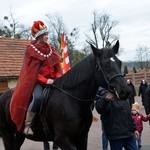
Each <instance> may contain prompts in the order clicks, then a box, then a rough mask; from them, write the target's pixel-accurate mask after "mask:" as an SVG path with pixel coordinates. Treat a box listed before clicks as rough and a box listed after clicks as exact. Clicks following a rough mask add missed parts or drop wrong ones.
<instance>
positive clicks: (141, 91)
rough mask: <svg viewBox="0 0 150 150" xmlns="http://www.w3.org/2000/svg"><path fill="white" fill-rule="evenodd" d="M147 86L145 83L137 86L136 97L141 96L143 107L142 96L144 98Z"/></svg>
mask: <svg viewBox="0 0 150 150" xmlns="http://www.w3.org/2000/svg"><path fill="white" fill-rule="evenodd" d="M147 86H148V85H147V83H145V84H143V83H142V82H141V84H140V86H139V93H138V96H141V98H142V103H143V105H144V96H145V91H146V88H147Z"/></svg>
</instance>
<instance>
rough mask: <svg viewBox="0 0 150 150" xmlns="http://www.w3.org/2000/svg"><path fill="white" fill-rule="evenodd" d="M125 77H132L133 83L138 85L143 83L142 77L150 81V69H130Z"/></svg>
mask: <svg viewBox="0 0 150 150" xmlns="http://www.w3.org/2000/svg"><path fill="white" fill-rule="evenodd" d="M125 78H126V79H130V80H131V81H132V83H133V84H134V85H136V86H138V85H139V84H140V83H141V80H142V79H144V80H146V81H147V82H148V83H150V69H142V70H138V72H137V73H134V72H133V71H129V73H128V74H126V75H125Z"/></svg>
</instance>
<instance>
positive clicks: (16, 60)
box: [0, 38, 30, 78]
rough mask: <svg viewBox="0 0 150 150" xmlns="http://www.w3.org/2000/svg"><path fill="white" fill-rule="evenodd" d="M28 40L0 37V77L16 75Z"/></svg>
mask: <svg viewBox="0 0 150 150" xmlns="http://www.w3.org/2000/svg"><path fill="white" fill-rule="evenodd" d="M29 43H30V41H29V40H21V39H11V38H0V78H12V77H18V76H19V72H20V69H21V66H22V61H23V58H24V53H25V49H26V47H27V45H28V44H29Z"/></svg>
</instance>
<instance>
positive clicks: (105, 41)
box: [86, 11, 119, 48]
mask: <svg viewBox="0 0 150 150" xmlns="http://www.w3.org/2000/svg"><path fill="white" fill-rule="evenodd" d="M117 24H118V22H117V21H111V20H110V16H109V15H108V14H98V13H97V12H96V11H94V13H93V23H92V24H91V31H92V35H93V37H94V38H93V39H92V38H90V36H89V35H86V36H87V40H88V41H89V42H90V43H92V44H94V45H95V46H96V47H97V48H98V47H99V43H101V44H102V47H110V46H111V45H112V43H113V42H114V41H116V40H118V38H119V36H118V35H114V34H112V30H113V28H114V27H116V25H117Z"/></svg>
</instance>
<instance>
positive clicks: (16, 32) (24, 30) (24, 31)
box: [0, 12, 31, 39]
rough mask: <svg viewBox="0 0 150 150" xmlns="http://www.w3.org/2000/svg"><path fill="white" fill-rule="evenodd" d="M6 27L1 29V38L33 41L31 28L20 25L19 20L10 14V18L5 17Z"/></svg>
mask: <svg viewBox="0 0 150 150" xmlns="http://www.w3.org/2000/svg"><path fill="white" fill-rule="evenodd" d="M4 21H5V25H4V26H1V28H0V36H2V37H10V38H17V39H21V38H22V39H31V35H30V33H29V30H30V29H29V27H25V26H24V25H23V24H20V23H19V19H17V18H16V17H15V15H14V14H13V13H12V12H10V14H9V16H4Z"/></svg>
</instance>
